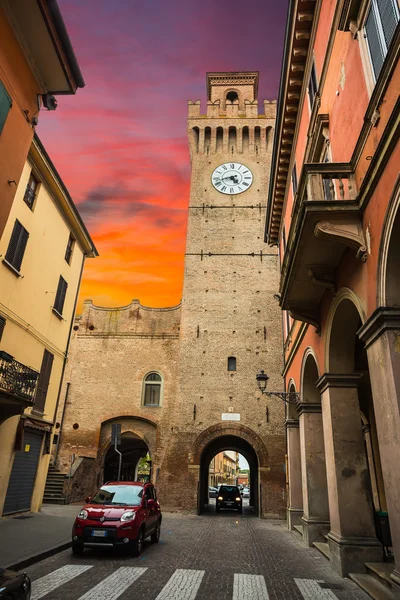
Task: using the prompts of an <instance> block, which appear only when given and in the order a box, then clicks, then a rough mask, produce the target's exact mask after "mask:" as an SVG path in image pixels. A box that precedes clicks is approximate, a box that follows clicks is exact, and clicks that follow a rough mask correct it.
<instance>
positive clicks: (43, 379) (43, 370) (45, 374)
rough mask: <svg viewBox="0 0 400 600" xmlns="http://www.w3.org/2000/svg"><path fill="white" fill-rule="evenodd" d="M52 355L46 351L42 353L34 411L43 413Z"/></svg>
mask: <svg viewBox="0 0 400 600" xmlns="http://www.w3.org/2000/svg"><path fill="white" fill-rule="evenodd" d="M53 360H54V355H53V354H51V352H49V351H48V350H45V351H44V354H43V360H42V366H41V367H40V374H39V379H38V386H37V390H36V396H35V409H36V410H38V411H40V412H43V411H44V407H45V404H46V397H47V390H48V387H49V382H50V376H51V369H52V367H53Z"/></svg>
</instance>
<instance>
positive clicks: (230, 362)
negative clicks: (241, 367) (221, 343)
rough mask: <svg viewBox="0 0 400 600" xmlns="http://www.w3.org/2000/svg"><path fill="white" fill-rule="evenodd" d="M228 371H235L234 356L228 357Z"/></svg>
mask: <svg viewBox="0 0 400 600" xmlns="http://www.w3.org/2000/svg"><path fill="white" fill-rule="evenodd" d="M228 371H236V358H235V357H234V356H229V358H228Z"/></svg>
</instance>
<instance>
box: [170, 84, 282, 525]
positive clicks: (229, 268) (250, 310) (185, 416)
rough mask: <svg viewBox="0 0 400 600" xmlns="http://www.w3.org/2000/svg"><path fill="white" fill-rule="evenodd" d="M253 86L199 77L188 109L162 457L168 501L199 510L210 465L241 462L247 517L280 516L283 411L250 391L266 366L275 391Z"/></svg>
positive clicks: (265, 114)
mask: <svg viewBox="0 0 400 600" xmlns="http://www.w3.org/2000/svg"><path fill="white" fill-rule="evenodd" d="M257 90H258V73H256V72H240V73H239V72H235V73H229V72H225V73H208V74H207V95H208V101H207V107H206V114H202V113H201V106H200V101H195V102H192V101H190V102H189V106H188V121H187V123H188V137H189V148H190V157H191V164H192V174H191V189H190V204H189V217H188V232H187V245H186V256H185V275H184V289H183V298H182V314H181V328H180V338H181V339H180V357H179V393H178V396H177V400H176V406H175V411H174V417H173V422H172V423H171V431H172V437H171V446H170V452H169V455H170V457H171V458H172V456H175V458H174V460H173V463H174V465H175V466H173V465H172V464H171V463H170V461H167V462H169V463H170V464H169V468H168V471H169V476H170V484H173V485H174V486H178V488H179V489H180V495H181V498H179V497H176V498H174V501H173V502H171V504H173V505H174V506H177V505H178V506H179V505H181V507H182V508H184V509H185V508H186V509H191V510H193V509H194V508H196V505H197V509H198V510H199V511H200V512H201V511H202V510H203V509H204V506H205V505H206V504H207V498H208V467H209V463H210V460H211V459H212V458H213V457H214V456H215V455H216V453H217V452H221V451H223V450H235V451H237V452H240V453H241V454H243V455H244V456H245V457H246V458H247V460H248V462H249V466H250V472H251V504H252V505H253V507H254V510H255V512H256V513H258V514H260V515H261V516H267V515H275V516H276V515H280V516H283V515H284V514H285V500H284V494H285V477H284V461H285V441H284V418H285V414H284V404H283V402H282V401H281V400H278V399H277V400H273V399H269V398H268V399H266V396H261V394H260V393H259V392H258V390H257V385H256V374H257V373H258V372H259V371H260V369H265V371H266V372H267V373H268V375H269V376H270V386H271V387H270V389H277V390H282V389H283V382H282V377H281V374H280V373H281V370H282V339H281V314H280V310H279V306H278V303H277V302H276V300H275V299H274V297H273V296H274V294H276V293H277V292H278V281H279V279H278V276H279V268H278V254H277V251H276V249H275V248H270V247H268V246H267V245H266V244H265V243H264V226H265V216H266V215H265V213H266V203H267V191H268V180H269V171H270V160H271V151H272V142H273V131H274V124H275V112H276V103H275V101H272V102H270V101H264V105H263V111H262V112H261V113H259V106H258V100H257ZM178 456H180V459H178ZM180 461H182V462H180ZM185 461H186V462H185ZM187 469H188V470H187ZM164 474H165V472H164ZM182 477H183V479H181V478H182ZM220 483H223V482H222V481H221V482H220ZM182 484H183V487H182ZM188 485H189V488H190V489H189V490H188V487H187V486H188ZM164 489H165V488H164ZM183 489H184V490H186V491H187V492H188V493H187V494H186V491H185V493H184V494H182V490H183ZM167 495H168V494H167ZM182 496H184V499H182ZM168 504H169V502H168Z"/></svg>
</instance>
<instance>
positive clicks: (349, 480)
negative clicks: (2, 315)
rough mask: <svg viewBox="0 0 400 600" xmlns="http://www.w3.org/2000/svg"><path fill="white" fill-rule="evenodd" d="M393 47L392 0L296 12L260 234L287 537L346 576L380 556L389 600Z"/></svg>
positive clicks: (398, 198)
mask: <svg viewBox="0 0 400 600" xmlns="http://www.w3.org/2000/svg"><path fill="white" fill-rule="evenodd" d="M399 40H400V27H399V6H398V3H397V0H367V1H364V0H349V1H348V2H340V1H337V2H335V1H332V2H330V1H328V0H322V1H321V0H317V1H308V0H304V1H300V0H291V1H290V3H289V13H288V23H287V31H286V39H285V49H284V58H283V66H282V75H281V84H280V92H279V103H278V115H277V126H276V131H275V140H274V150H273V162H272V172H271V180H270V188H269V198H268V210H267V221H266V240H267V241H268V243H270V244H271V245H278V247H279V254H280V262H281V280H280V290H279V303H280V306H281V308H282V310H283V313H282V314H283V322H284V332H285V336H284V337H285V340H284V357H285V364H284V371H283V374H284V377H285V385H286V390H287V391H289V392H294V393H295V394H296V395H294V394H293V395H292V396H291V397H289V399H290V402H288V403H287V405H286V408H287V410H286V429H287V455H288V460H287V478H288V506H287V516H288V526H289V528H290V529H293V528H296V529H297V530H298V531H299V532H301V534H302V536H303V540H304V542H305V543H306V544H307V545H308V546H311V545H313V544H314V543H316V544H317V545H318V546H319V547H320V548H321V549H323V550H324V552H325V554H326V555H327V556H328V557H329V558H330V561H331V562H332V564H333V566H334V567H335V569H336V570H337V571H338V572H339V573H340V574H342V576H347V575H348V574H349V573H352V574H355V575H354V577H355V579H357V573H365V572H366V571H368V564H370V563H376V562H380V561H382V560H383V552H385V553H386V556H385V558H386V560H388V561H389V562H387V564H386V566H385V569H386V573H387V574H388V577H387V582H386V583H388V582H389V585H391V587H392V591H393V594H394V597H396V598H397V597H400V510H399V507H400V473H399V470H398V462H399V458H400V445H399V441H400V437H399V432H400V308H399V307H400V283H399V282H400V278H399V276H398V273H397V269H396V267H397V265H399V264H400V177H399V165H400V149H399V144H398V138H399V106H400V101H399V91H400V68H399V64H398V54H399V49H400V44H399ZM390 533H391V539H390ZM388 547H389V548H391V551H392V554H394V557H395V561H396V562H395V563H391V562H390V560H389V556H388V555H389V552H388ZM366 563H367V566H366ZM368 572H369V571H368Z"/></svg>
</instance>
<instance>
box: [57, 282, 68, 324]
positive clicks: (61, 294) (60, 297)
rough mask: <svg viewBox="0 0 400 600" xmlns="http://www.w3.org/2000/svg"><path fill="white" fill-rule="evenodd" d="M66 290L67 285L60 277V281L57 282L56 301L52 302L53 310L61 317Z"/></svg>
mask: <svg viewBox="0 0 400 600" xmlns="http://www.w3.org/2000/svg"><path fill="white" fill-rule="evenodd" d="M67 288H68V283H67V282H66V281H65V279H64V278H63V277H61V275H60V279H59V281H58V288H57V294H56V299H55V302H54V308H55V309H56V311H57V312H58V313H59V314H60V315H62V311H63V308H64V302H65V295H66V293H67Z"/></svg>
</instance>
